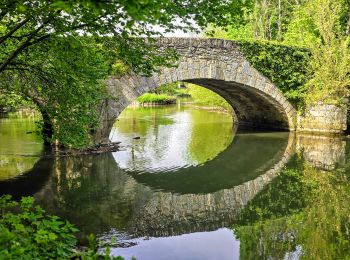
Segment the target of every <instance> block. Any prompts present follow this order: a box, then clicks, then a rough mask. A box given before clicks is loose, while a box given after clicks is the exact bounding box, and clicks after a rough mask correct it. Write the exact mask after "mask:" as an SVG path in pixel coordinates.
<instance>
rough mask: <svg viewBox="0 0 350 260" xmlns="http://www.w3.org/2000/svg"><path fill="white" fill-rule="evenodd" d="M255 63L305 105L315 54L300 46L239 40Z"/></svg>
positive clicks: (288, 95) (291, 97) (293, 99)
mask: <svg viewBox="0 0 350 260" xmlns="http://www.w3.org/2000/svg"><path fill="white" fill-rule="evenodd" d="M239 45H240V50H241V51H242V52H243V54H244V55H245V57H246V58H247V60H248V61H249V62H250V63H251V65H252V66H253V67H254V68H256V69H257V70H258V71H260V72H261V73H262V74H263V75H264V76H266V77H267V78H269V79H270V80H271V81H272V83H274V84H275V85H276V86H277V87H278V88H279V89H280V90H281V91H282V92H283V94H284V95H285V97H286V98H287V99H288V100H289V101H290V102H291V103H292V104H293V105H295V106H296V107H298V108H300V107H301V106H303V104H304V98H305V95H306V88H305V83H306V82H307V81H308V80H309V79H310V75H311V71H310V70H309V68H310V66H309V61H310V57H311V53H310V51H309V50H307V49H305V48H300V47H292V46H286V45H281V44H272V43H267V42H246V41H241V42H239Z"/></svg>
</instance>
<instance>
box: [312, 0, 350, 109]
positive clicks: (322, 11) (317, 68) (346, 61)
mask: <svg viewBox="0 0 350 260" xmlns="http://www.w3.org/2000/svg"><path fill="white" fill-rule="evenodd" d="M344 5H345V3H344V1H342V0H332V1H331V0H313V1H311V2H310V3H309V5H308V12H309V15H310V17H311V19H312V21H313V23H314V24H315V27H316V28H317V30H318V33H319V36H320V39H321V40H320V41H318V42H315V43H314V44H313V45H312V47H311V51H312V59H311V67H312V69H313V71H314V73H313V75H312V78H311V79H310V81H309V82H308V83H307V84H306V87H307V88H308V95H307V99H306V101H307V102H308V103H310V104H313V103H317V102H322V103H331V104H337V105H343V104H344V103H345V102H346V98H347V97H348V96H349V94H350V92H349V85H350V76H349V75H350V49H349V44H350V37H349V35H346V34H345V33H344V30H343V28H342V24H341V21H342V16H343V12H344Z"/></svg>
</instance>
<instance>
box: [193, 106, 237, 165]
mask: <svg viewBox="0 0 350 260" xmlns="http://www.w3.org/2000/svg"><path fill="white" fill-rule="evenodd" d="M203 115H205V116H203ZM191 119H192V133H191V142H190V144H189V151H190V156H191V157H192V160H193V161H196V162H197V163H198V164H201V163H204V162H206V161H209V160H211V159H213V158H214V157H216V156H217V155H218V154H219V153H220V152H222V151H223V150H225V149H226V148H227V147H228V146H229V145H230V143H231V142H232V139H233V120H232V117H231V116H230V115H228V114H223V113H217V112H206V113H203V111H201V110H193V111H192V113H191Z"/></svg>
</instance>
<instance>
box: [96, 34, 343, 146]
mask: <svg viewBox="0 0 350 260" xmlns="http://www.w3.org/2000/svg"><path fill="white" fill-rule="evenodd" d="M156 45H157V46H158V47H159V49H160V50H162V49H165V48H174V49H175V50H176V51H177V52H178V53H179V55H180V60H179V61H178V66H177V67H174V68H163V69H162V70H161V71H160V72H158V73H154V74H153V75H152V76H151V77H142V76H139V75H136V74H133V73H130V74H127V75H124V76H122V77H120V78H117V77H113V76H112V77H110V78H109V79H108V80H107V86H108V92H109V94H110V95H112V96H114V97H116V98H115V99H110V100H106V101H105V102H104V103H103V104H102V105H101V109H100V112H101V113H100V114H101V117H100V119H101V127H100V128H99V129H98V130H97V132H96V133H95V136H94V138H95V142H105V141H108V136H109V133H110V130H111V128H112V126H113V124H114V122H115V120H116V118H117V117H118V115H119V114H120V113H121V112H122V111H123V110H124V108H125V107H127V106H128V105H129V104H130V103H131V102H132V101H134V100H135V99H136V98H137V97H138V96H140V95H142V94H144V93H146V92H149V91H152V90H154V89H155V88H157V87H159V86H161V85H163V84H166V83H171V82H175V81H183V82H189V83H194V84H197V85H200V86H203V87H205V88H208V89H210V90H212V91H214V92H216V93H218V94H219V95H221V96H222V97H224V98H225V99H226V100H227V101H228V102H229V103H230V104H231V106H232V107H233V109H234V111H235V112H234V115H233V116H234V118H235V119H236V123H238V124H239V125H240V126H246V127H252V128H260V129H264V130H267V129H275V130H276V129H277V130H290V131H294V130H297V128H298V129H300V130H302V131H303V130H310V129H313V128H317V129H319V130H320V131H325V132H327V131H328V130H331V131H333V132H339V129H340V128H341V129H343V123H342V122H343V117H342V115H341V113H340V112H341V111H338V112H337V111H335V110H334V111H333V110H332V111H333V112H329V111H330V110H329V107H327V106H326V107H322V106H321V107H319V108H316V107H315V108H312V109H311V110H310V112H309V113H307V114H306V117H305V118H304V119H303V118H299V119H297V113H296V110H295V108H294V107H293V106H292V105H291V104H290V103H289V102H288V100H287V99H286V98H285V97H284V95H283V94H282V92H281V91H280V90H279V89H278V88H277V87H276V86H275V85H274V84H273V83H272V82H271V81H270V80H269V79H268V78H266V77H265V76H264V75H262V73H260V72H259V71H257V70H256V69H255V68H254V67H252V65H251V64H250V63H249V62H248V60H247V59H246V58H245V57H244V55H243V54H242V52H241V51H240V48H239V43H237V42H234V41H229V40H222V39H201V38H160V39H159V40H158V41H157V42H156ZM317 109H320V110H319V111H318V112H317ZM317 114H319V115H320V116H317ZM323 116H326V117H325V118H326V120H327V123H326V124H327V125H323V124H322V120H323V119H322V118H323ZM330 117H332V120H330V121H329V118H330ZM338 120H339V122H340V121H341V123H339V122H338ZM297 121H298V124H297ZM328 122H332V123H328Z"/></svg>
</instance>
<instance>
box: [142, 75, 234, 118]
mask: <svg viewBox="0 0 350 260" xmlns="http://www.w3.org/2000/svg"><path fill="white" fill-rule="evenodd" d="M179 85H181V86H182V88H179ZM179 97H191V99H192V101H193V103H194V104H195V105H198V107H202V108H203V109H213V110H221V111H225V112H229V113H231V112H232V111H233V109H232V107H231V105H230V104H229V103H228V102H227V101H226V100H225V99H224V98H223V97H221V96H220V95H218V94H216V93H215V92H213V91H211V90H209V89H206V88H204V87H201V86H198V85H195V84H190V83H181V84H179V83H178V82H173V83H170V84H166V85H162V86H160V87H158V88H157V89H156V90H155V91H154V93H146V94H144V95H142V96H140V97H138V98H137V101H138V102H139V103H141V104H147V103H150V104H159V105H166V104H172V103H175V102H176V98H179Z"/></svg>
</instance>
